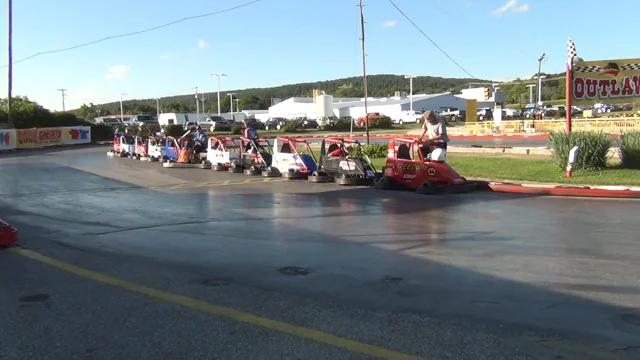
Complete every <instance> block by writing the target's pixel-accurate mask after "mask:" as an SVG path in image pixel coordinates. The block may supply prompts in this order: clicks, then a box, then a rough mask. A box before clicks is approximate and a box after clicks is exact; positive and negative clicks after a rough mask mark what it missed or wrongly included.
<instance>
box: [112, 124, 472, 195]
mask: <svg viewBox="0 0 640 360" xmlns="http://www.w3.org/2000/svg"><path fill="white" fill-rule="evenodd" d="M189 135H190V132H187V133H186V134H184V135H183V136H181V137H172V136H164V135H163V134H162V133H158V134H156V135H154V136H149V137H142V136H129V135H126V134H124V133H116V134H115V135H114V144H113V149H112V150H110V151H109V152H108V153H107V154H108V155H109V156H116V157H129V158H132V159H138V160H142V161H157V162H161V163H162V165H163V167H165V168H201V169H212V170H214V171H228V172H231V173H243V174H245V175H252V176H259V175H261V176H263V177H284V178H288V179H307V180H308V181H310V182H314V183H326V182H332V181H335V182H336V183H337V184H339V185H365V186H366V185H374V186H375V187H376V188H379V189H383V190H395V189H410V190H417V191H418V192H420V193H425V194H432V193H440V192H466V191H468V190H473V189H476V188H477V187H478V184H477V183H474V182H470V181H467V180H466V179H465V178H463V177H461V176H460V175H459V174H458V173H456V171H455V170H453V169H452V168H451V167H450V166H449V165H448V164H447V163H446V161H445V158H446V152H445V151H444V150H441V149H437V150H435V151H433V152H430V153H429V154H424V153H423V151H422V150H421V148H420V146H419V145H420V143H419V142H418V141H417V140H415V139H412V138H405V137H398V138H394V139H391V140H390V141H389V151H388V156H387V162H386V164H385V166H384V168H383V169H381V171H377V170H376V168H375V167H374V165H373V164H372V162H371V159H370V158H369V157H368V156H366V155H362V154H364V152H363V151H357V149H356V148H360V150H362V145H361V144H360V142H358V141H357V140H354V139H343V138H337V137H327V138H324V139H323V140H322V143H321V145H320V155H319V158H316V156H315V155H314V153H313V151H312V150H311V147H310V146H309V143H308V142H307V141H306V140H304V139H299V138H289V137H278V138H276V139H273V142H272V143H271V142H270V141H269V140H268V139H265V138H258V139H248V138H245V137H210V138H209V139H208V141H207V144H206V147H205V148H203V149H202V151H195V150H194V149H196V148H197V146H195V140H194V139H193V138H192V137H191V136H189ZM356 154H360V155H356Z"/></svg>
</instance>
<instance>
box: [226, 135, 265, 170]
mask: <svg viewBox="0 0 640 360" xmlns="http://www.w3.org/2000/svg"><path fill="white" fill-rule="evenodd" d="M240 145H241V146H242V156H240V161H239V162H234V163H233V164H232V165H231V167H230V168H229V172H234V173H237V172H240V169H242V171H243V172H244V174H245V175H260V174H261V173H262V171H264V170H266V168H267V167H269V166H271V159H272V157H273V150H272V149H271V144H270V143H269V140H267V139H265V138H258V139H248V138H245V137H242V138H240Z"/></svg>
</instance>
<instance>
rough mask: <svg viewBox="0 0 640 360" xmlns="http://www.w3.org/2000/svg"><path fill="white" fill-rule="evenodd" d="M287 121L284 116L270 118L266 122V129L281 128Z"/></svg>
mask: <svg viewBox="0 0 640 360" xmlns="http://www.w3.org/2000/svg"><path fill="white" fill-rule="evenodd" d="M286 123H287V120H286V119H285V118H282V117H272V118H269V120H267V121H266V122H265V124H264V129H265V130H274V129H275V130H280V129H282V127H283V126H284V124H286Z"/></svg>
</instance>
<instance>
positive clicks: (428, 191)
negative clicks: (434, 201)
mask: <svg viewBox="0 0 640 360" xmlns="http://www.w3.org/2000/svg"><path fill="white" fill-rule="evenodd" d="M416 192H417V193H418V194H423V195H435V194H441V193H443V192H444V188H442V187H440V186H438V185H437V184H436V183H434V182H432V181H429V180H427V181H425V182H424V183H422V185H420V186H419V187H418V188H417V189H416Z"/></svg>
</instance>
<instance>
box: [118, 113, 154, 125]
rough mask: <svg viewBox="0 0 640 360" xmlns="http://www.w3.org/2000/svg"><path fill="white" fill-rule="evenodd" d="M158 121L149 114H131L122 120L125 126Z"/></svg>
mask: <svg viewBox="0 0 640 360" xmlns="http://www.w3.org/2000/svg"><path fill="white" fill-rule="evenodd" d="M157 123H158V121H157V120H154V119H153V116H151V115H131V117H130V118H129V119H127V120H125V121H123V122H122V124H123V125H125V126H141V125H145V124H147V125H148V124H157Z"/></svg>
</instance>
